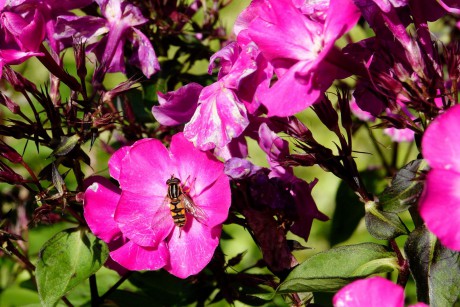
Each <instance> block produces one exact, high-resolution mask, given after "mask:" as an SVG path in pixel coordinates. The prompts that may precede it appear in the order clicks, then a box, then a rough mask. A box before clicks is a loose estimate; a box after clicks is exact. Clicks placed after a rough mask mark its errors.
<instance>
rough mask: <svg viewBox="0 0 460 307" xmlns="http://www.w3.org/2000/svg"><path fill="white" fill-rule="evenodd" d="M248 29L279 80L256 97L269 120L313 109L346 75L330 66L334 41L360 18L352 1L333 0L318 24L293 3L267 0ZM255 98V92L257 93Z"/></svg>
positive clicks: (333, 55)
mask: <svg viewBox="0 0 460 307" xmlns="http://www.w3.org/2000/svg"><path fill="white" fill-rule="evenodd" d="M264 4H265V5H264V6H263V7H259V6H258V7H257V10H258V16H257V18H255V19H254V20H253V21H252V22H251V23H250V25H249V36H250V37H251V39H252V40H253V41H254V42H255V43H256V45H257V46H258V47H259V49H260V51H261V53H262V54H263V56H264V57H265V58H266V59H267V60H268V61H269V62H270V63H271V64H272V65H273V66H274V67H275V72H276V75H277V77H278V81H277V82H276V83H275V84H274V85H273V86H272V87H271V88H270V90H268V91H264V92H262V93H260V96H259V98H260V99H261V103H262V104H263V105H264V106H265V107H266V108H267V109H268V115H269V116H288V115H293V114H295V113H297V112H300V111H302V110H304V109H305V108H307V107H309V106H310V105H312V104H313V103H314V102H315V101H316V100H317V99H318V98H319V97H320V95H321V94H323V93H324V92H325V91H326V90H327V89H328V88H329V87H330V86H331V84H332V82H333V81H334V79H336V78H343V77H346V76H347V73H346V72H345V71H343V70H342V69H341V68H339V67H338V66H336V64H334V63H340V61H341V60H340V59H338V58H336V56H338V55H339V54H340V52H339V51H338V50H336V49H334V44H335V41H336V40H337V39H338V38H339V37H340V36H342V35H343V34H344V33H345V32H347V31H348V30H350V29H351V28H352V27H353V26H354V25H355V24H356V22H357V21H358V19H359V15H360V14H359V11H358V9H357V8H356V7H355V5H354V4H353V1H351V0H331V1H330V3H329V7H328V10H327V11H326V12H324V11H323V13H324V14H325V15H326V17H325V19H324V20H322V19H321V18H318V16H314V18H316V20H314V19H311V18H309V17H308V16H305V15H304V14H303V13H302V11H301V10H299V9H298V8H297V7H295V6H294V4H293V3H292V0H265V1H264ZM256 96H257V94H256Z"/></svg>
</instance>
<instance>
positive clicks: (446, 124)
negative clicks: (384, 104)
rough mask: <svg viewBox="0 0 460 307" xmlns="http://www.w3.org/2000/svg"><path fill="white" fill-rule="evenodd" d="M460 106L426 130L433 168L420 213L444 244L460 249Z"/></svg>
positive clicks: (425, 153)
mask: <svg viewBox="0 0 460 307" xmlns="http://www.w3.org/2000/svg"><path fill="white" fill-rule="evenodd" d="M459 130H460V106H458V105H457V106H454V107H452V108H450V109H449V110H447V111H446V112H445V113H443V114H441V115H439V116H438V117H437V118H436V119H435V120H434V121H433V122H432V123H431V124H430V125H429V126H428V129H427V130H426V131H425V134H424V136H423V140H422V153H423V157H424V158H425V160H426V161H427V162H428V164H429V166H430V167H431V170H430V171H429V173H428V175H427V177H426V183H425V189H424V192H423V194H422V198H421V200H420V214H421V215H422V218H423V220H424V221H425V223H426V226H427V227H428V229H429V230H430V231H431V232H433V233H434V234H435V235H436V236H437V237H438V238H439V240H440V241H441V243H442V244H443V245H445V246H446V247H448V248H450V249H454V250H457V251H460V226H459V225H460V192H459V191H460V159H459V158H458V157H459V155H460V135H459V133H458V131H459Z"/></svg>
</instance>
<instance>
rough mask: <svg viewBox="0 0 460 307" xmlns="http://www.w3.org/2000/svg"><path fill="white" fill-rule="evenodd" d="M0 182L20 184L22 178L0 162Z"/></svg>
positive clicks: (22, 180)
mask: <svg viewBox="0 0 460 307" xmlns="http://www.w3.org/2000/svg"><path fill="white" fill-rule="evenodd" d="M0 182H6V183H9V184H21V183H23V182H24V178H22V176H21V175H19V174H16V173H15V172H14V171H13V170H12V169H11V168H10V167H9V166H8V165H6V164H5V163H3V162H1V161H0Z"/></svg>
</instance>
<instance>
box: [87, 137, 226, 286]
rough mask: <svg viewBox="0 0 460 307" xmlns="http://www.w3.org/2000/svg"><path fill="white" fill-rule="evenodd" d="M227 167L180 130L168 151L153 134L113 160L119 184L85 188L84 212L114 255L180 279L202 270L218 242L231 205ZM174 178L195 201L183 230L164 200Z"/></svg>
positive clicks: (130, 264)
mask: <svg viewBox="0 0 460 307" xmlns="http://www.w3.org/2000/svg"><path fill="white" fill-rule="evenodd" d="M223 169H224V167H223V164H222V163H221V162H219V161H218V160H217V159H215V158H214V157H213V156H212V155H211V154H210V153H207V152H202V151H199V150H198V149H196V148H195V147H194V146H193V144H191V143H190V142H188V141H187V140H186V139H185V138H184V137H183V135H182V134H177V135H175V136H173V138H172V141H171V146H170V149H169V150H168V149H166V148H165V147H164V146H163V145H162V143H161V142H160V141H158V140H155V139H144V140H141V141H138V142H136V143H135V144H134V145H132V146H126V147H123V148H121V149H120V150H118V151H117V152H115V154H114V155H113V156H112V158H111V159H110V161H109V172H110V175H111V176H112V177H113V178H114V179H116V180H118V182H119V183H120V188H117V187H116V186H115V185H113V184H110V183H109V182H108V181H107V180H98V181H96V182H95V183H93V184H92V185H91V186H90V187H89V188H88V189H87V190H86V192H85V206H84V216H85V218H86V220H87V222H88V225H89V227H90V228H91V230H92V231H93V232H94V234H96V235H97V236H98V237H99V238H101V239H102V240H104V241H105V242H107V243H108V245H109V249H110V256H111V258H112V259H113V260H114V261H115V262H117V263H118V264H120V265H122V266H123V267H125V268H127V269H129V270H157V269H160V268H164V269H165V270H167V271H168V272H170V273H171V274H173V275H175V276H178V277H181V278H185V277H187V276H190V275H193V274H197V273H198V272H200V271H201V270H202V269H203V268H204V267H205V266H206V265H207V264H208V263H209V261H210V260H211V258H212V256H213V254H214V250H215V249H216V247H217V245H218V244H219V236H220V232H221V230H222V223H223V222H224V221H225V219H226V218H227V215H228V210H229V207H230V201H231V198H230V185H229V180H228V178H227V176H226V175H225V174H224V172H223ZM172 177H175V178H177V179H179V180H180V181H181V183H180V184H179V185H178V186H181V187H182V189H183V191H184V193H186V195H187V197H188V198H189V199H190V200H191V201H192V202H193V203H194V204H195V207H193V208H195V210H196V212H195V213H194V212H193V211H192V210H189V211H187V213H186V214H185V217H186V220H185V225H184V226H183V227H180V226H179V224H178V223H177V220H176V222H175V220H174V219H173V214H174V213H172V211H171V210H170V199H169V198H167V197H166V196H167V194H168V185H167V183H166V182H167V180H168V179H171V178H172ZM176 187H177V186H176ZM181 199H182V197H181ZM193 208H192V209H193ZM196 208H198V209H196Z"/></svg>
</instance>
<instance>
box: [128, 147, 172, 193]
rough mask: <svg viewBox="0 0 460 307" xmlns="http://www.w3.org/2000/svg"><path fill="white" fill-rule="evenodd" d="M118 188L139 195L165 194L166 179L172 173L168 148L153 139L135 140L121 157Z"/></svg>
mask: <svg viewBox="0 0 460 307" xmlns="http://www.w3.org/2000/svg"><path fill="white" fill-rule="evenodd" d="M122 162H123V165H122V168H121V171H120V176H119V177H120V178H119V182H120V188H121V189H122V190H123V191H129V192H132V193H135V194H139V195H145V196H147V195H151V196H159V197H165V196H166V190H167V186H166V180H167V179H168V178H169V177H170V176H171V174H173V173H174V171H175V169H174V168H173V167H172V165H171V159H170V157H169V152H168V150H167V149H166V148H165V147H164V145H163V144H162V143H161V142H160V141H159V140H155V139H146V140H143V141H141V142H136V143H135V144H134V145H133V146H132V147H131V149H130V150H129V151H128V152H127V153H126V155H125V157H124V158H123V161H122Z"/></svg>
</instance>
